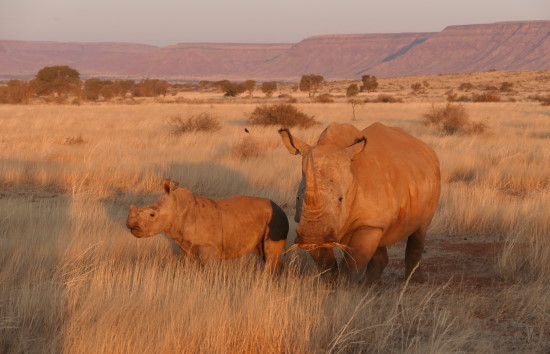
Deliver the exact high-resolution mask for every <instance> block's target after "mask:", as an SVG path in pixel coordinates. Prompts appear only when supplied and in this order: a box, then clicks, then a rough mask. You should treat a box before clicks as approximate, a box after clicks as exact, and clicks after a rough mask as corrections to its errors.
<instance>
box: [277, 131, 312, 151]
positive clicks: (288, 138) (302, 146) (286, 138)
mask: <svg viewBox="0 0 550 354" xmlns="http://www.w3.org/2000/svg"><path fill="white" fill-rule="evenodd" d="M279 134H280V135H281V139H283V143H284V144H285V146H286V148H287V149H288V151H289V152H290V153H291V154H292V155H298V154H299V155H302V156H305V155H306V154H307V152H308V151H309V149H310V148H311V146H309V145H308V144H307V143H305V142H303V141H301V140H300V139H298V138H295V137H293V136H292V134H290V131H289V130H288V129H279Z"/></svg>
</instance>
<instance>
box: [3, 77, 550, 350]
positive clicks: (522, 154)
mask: <svg viewBox="0 0 550 354" xmlns="http://www.w3.org/2000/svg"><path fill="white" fill-rule="evenodd" d="M457 80H458V79H457ZM436 84H437V83H436V82H433V83H432V82H431V81H430V89H432V87H435V86H436ZM406 87H410V85H409V86H406ZM514 89H519V87H518V85H515V86H514ZM430 106H431V105H430V103H396V104H392V105H388V104H384V103H372V104H369V105H366V106H365V107H368V110H367V109H358V110H357V117H356V119H357V121H355V122H352V121H351V117H350V114H349V103H346V102H343V103H331V104H317V103H306V104H296V107H297V108H299V109H300V110H301V111H303V112H304V114H306V115H308V116H315V117H316V119H317V120H318V121H319V122H320V123H321V124H319V125H313V126H312V127H310V128H309V129H307V130H303V131H302V132H301V136H302V137H303V139H304V140H305V141H306V142H309V143H313V142H314V140H315V139H316V138H317V137H318V135H319V133H320V132H321V130H322V129H323V128H324V127H325V126H326V125H327V124H328V123H329V122H332V121H339V122H350V123H353V124H355V125H357V126H359V127H365V126H367V125H369V124H371V123H373V122H374V121H381V122H383V123H386V124H388V125H392V126H399V127H401V128H403V129H405V130H406V131H408V132H410V133H411V134H413V135H415V136H417V137H418V138H420V139H422V140H423V141H426V142H427V143H428V144H430V145H431V146H432V147H433V148H434V149H435V150H436V152H437V154H438V156H439V158H440V160H441V171H442V182H443V189H442V197H441V203H440V205H439V208H438V211H437V213H436V216H435V218H434V220H433V223H432V225H431V228H430V230H429V232H428V240H429V243H428V245H427V249H426V253H425V254H424V258H423V262H422V266H423V267H427V269H425V275H426V276H427V277H428V282H427V284H424V285H411V284H404V283H403V282H402V279H401V277H402V274H403V255H404V245H403V244H401V243H400V244H397V245H395V246H391V247H389V252H390V258H391V262H390V265H389V266H388V269H387V271H386V272H385V274H384V275H383V281H384V282H385V285H383V286H380V287H375V288H370V289H366V288H364V287H360V286H357V287H354V286H344V285H333V284H330V283H326V282H324V281H323V280H322V279H321V276H320V274H318V272H317V271H316V269H315V268H314V266H313V263H312V261H311V259H310V258H309V257H308V256H307V255H306V254H304V253H303V251H301V250H300V251H292V252H289V253H287V254H286V256H285V257H286V260H287V262H288V266H287V267H286V269H285V272H284V274H283V275H282V276H281V277H280V278H270V277H265V276H264V274H263V273H262V269H261V267H260V263H259V262H258V261H257V259H256V258H255V257H254V256H252V255H250V256H247V257H245V258H243V259H239V260H235V261H230V262H224V263H222V264H213V265H209V266H207V267H205V268H196V267H193V266H191V265H188V264H185V263H183V262H180V261H179V260H178V258H177V257H176V256H175V255H173V254H172V252H171V249H170V245H169V243H168V242H167V240H166V239H165V238H163V237H162V236H156V237H153V238H149V239H135V238H134V237H133V236H131V234H130V233H129V232H128V231H127V229H126V227H125V226H124V221H125V218H126V215H127V212H128V206H129V205H130V204H146V203H148V202H150V201H152V200H154V199H155V198H156V197H157V196H158V195H159V193H160V192H161V191H160V182H161V180H162V178H165V177H170V178H172V179H173V180H176V181H179V182H180V183H181V185H183V186H187V187H189V188H191V189H192V190H193V191H194V192H195V193H196V194H199V195H207V196H210V197H228V196H231V195H237V194H245V195H254V196H260V197H267V198H270V199H273V200H274V201H275V202H276V203H278V204H279V205H282V206H283V208H284V209H285V211H286V212H287V213H288V214H289V216H292V215H293V213H294V209H293V208H294V199H295V192H296V188H297V186H298V183H299V180H300V178H301V166H300V163H299V160H297V159H296V158H293V157H292V156H290V155H288V152H287V151H286V149H285V148H284V147H283V146H282V144H281V142H280V138H279V136H278V134H277V127H275V126H267V127H263V126H255V127H254V130H253V131H252V132H251V135H250V138H251V139H252V137H253V138H254V139H255V142H257V143H258V145H256V143H254V144H253V143H248V142H247V143H242V144H244V145H246V144H250V146H254V148H253V149H252V150H253V151H256V147H258V149H259V150H260V151H261V154H259V155H258V156H256V157H254V155H250V156H249V155H248V153H244V154H243V153H238V152H235V151H238V148H235V146H238V144H239V141H244V140H246V139H247V136H245V138H243V134H244V133H243V128H244V125H243V124H244V123H246V122H247V121H246V119H243V117H247V116H248V115H249V114H250V112H252V111H254V110H255V108H256V105H255V104H243V103H231V104H219V105H218V104H215V105H214V104H213V105H210V104H198V103H197V104H173V105H166V104H141V105H136V106H129V105H84V104H83V105H80V106H57V105H50V106H46V105H37V106H7V105H2V106H0V122H1V124H0V137H1V138H0V145H1V147H2V149H1V150H0V210H2V211H3V213H2V216H1V217H0V284H1V286H0V352H66V353H77V352H117V353H130V352H132V353H134V352H143V353H160V352H188V353H196V352H207V353H218V352H262V353H267V352H339V353H350V352H384V353H385V352H416V353H449V352H548V349H549V348H550V330H549V328H550V320H549V314H550V301H549V300H548V293H549V292H550V287H549V285H548V281H547V280H548V274H549V272H550V270H549V264H550V252H549V251H548V250H549V249H550V245H549V244H548V239H549V238H548V236H549V235H550V214H549V213H548V207H547V206H548V205H550V150H549V149H550V144H549V141H550V140H549V137H550V120H549V114H550V113H549V112H548V110H547V109H546V108H544V107H542V106H540V105H539V104H538V103H532V102H531V103H529V102H517V103H470V104H468V103H465V104H464V108H465V109H467V111H468V113H469V115H470V117H472V119H474V120H476V121H480V120H487V124H488V125H490V126H491V130H490V133H489V134H482V135H475V134H472V135H460V134H454V135H444V134H441V133H438V132H434V131H432V130H431V129H428V128H427V127H425V126H424V125H422V124H420V123H419V122H418V117H420V116H421V115H422V114H423V113H424V112H426V111H427V110H429V109H430ZM205 111H209V112H211V114H212V115H215V116H217V117H220V118H219V120H220V127H221V128H220V129H219V130H216V131H207V132H201V131H196V132H190V133H187V134H184V135H180V136H174V135H171V134H167V133H166V117H170V116H175V115H177V114H181V112H188V114H189V115H197V114H200V113H201V112H205ZM243 121H244V122H243ZM67 137H81V138H82V140H83V142H82V143H76V144H65V143H64V141H65V139H67ZM245 155H246V156H247V158H244V156H245ZM294 227H295V224H293V225H292V227H291V229H292V231H291V235H290V239H291V240H292V239H293V238H294V236H295V235H294V231H293V230H294ZM487 246H491V249H494V250H495V252H494V254H490V253H486V252H485V251H484V250H485V249H486V247H487ZM453 247H454V248H453ZM455 248H456V249H458V250H459V251H460V252H459V251H456V252H451V249H455Z"/></svg>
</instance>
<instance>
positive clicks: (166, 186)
mask: <svg viewBox="0 0 550 354" xmlns="http://www.w3.org/2000/svg"><path fill="white" fill-rule="evenodd" d="M162 188H164V191H165V192H166V194H170V180H169V179H165V180H164V181H163V182H162Z"/></svg>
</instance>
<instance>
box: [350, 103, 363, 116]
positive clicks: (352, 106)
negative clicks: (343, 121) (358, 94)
mask: <svg viewBox="0 0 550 354" xmlns="http://www.w3.org/2000/svg"><path fill="white" fill-rule="evenodd" d="M348 102H349V103H350V104H351V109H352V112H353V119H352V120H356V119H355V107H357V105H361V104H363V102H362V101H360V100H357V99H353V98H352V99H351V100H349V101H348Z"/></svg>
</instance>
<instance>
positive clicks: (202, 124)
mask: <svg viewBox="0 0 550 354" xmlns="http://www.w3.org/2000/svg"><path fill="white" fill-rule="evenodd" d="M168 125H169V126H170V127H171V128H172V130H171V133H172V134H176V135H179V134H185V133H191V132H198V131H204V132H213V131H216V130H220V129H221V124H220V121H219V119H218V118H217V117H216V116H214V115H212V114H210V113H208V112H202V113H199V114H197V115H191V116H188V117H187V118H186V119H183V118H182V117H181V116H180V115H177V116H173V117H171V118H170V119H169V120H168Z"/></svg>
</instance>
